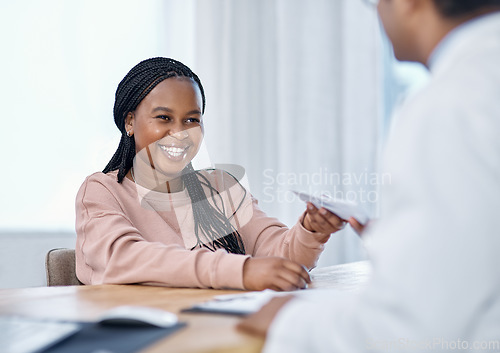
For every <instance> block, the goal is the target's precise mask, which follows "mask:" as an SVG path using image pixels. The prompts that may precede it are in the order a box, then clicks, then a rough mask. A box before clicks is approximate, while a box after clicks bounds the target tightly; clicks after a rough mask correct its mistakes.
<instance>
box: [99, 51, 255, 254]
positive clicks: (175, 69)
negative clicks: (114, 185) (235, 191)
mask: <svg viewBox="0 0 500 353" xmlns="http://www.w3.org/2000/svg"><path fill="white" fill-rule="evenodd" d="M170 77H186V78H190V79H192V80H193V81H194V82H196V84H197V85H198V88H199V89H200V92H201V98H202V113H204V112H205V91H204V90H203V86H202V84H201V81H200V79H199V78H198V76H197V75H196V74H195V73H194V72H192V71H191V69H190V68H188V67H187V66H186V65H184V64H183V63H181V62H179V61H177V60H173V59H169V58H162V57H157V58H151V59H147V60H144V61H141V62H140V63H139V64H137V65H136V66H134V67H133V68H132V69H131V70H130V71H129V72H128V73H127V75H126V76H125V77H124V78H123V80H122V81H121V82H120V84H119V85H118V88H117V89H116V94H115V105H114V109H113V116H114V120H115V124H116V126H117V127H118V129H119V130H120V131H121V133H122V135H121V139H120V143H119V145H118V149H117V150H116V152H115V153H114V155H113V157H112V158H111V160H110V161H109V163H108V164H107V165H106V167H105V168H104V170H103V171H102V172H103V173H108V172H110V171H113V170H118V174H117V181H118V183H121V182H123V179H124V178H125V175H127V173H128V172H129V170H130V169H131V168H132V166H133V162H134V157H135V152H136V151H135V138H134V136H133V135H132V136H128V135H127V132H126V130H125V118H126V117H127V114H128V113H129V112H133V111H134V110H135V109H136V108H137V106H138V105H139V103H140V102H141V101H142V100H143V99H144V98H145V97H146V96H147V95H148V94H149V93H150V92H151V91H152V90H153V89H154V88H155V87H156V86H157V85H158V84H159V83H160V82H162V81H163V80H166V79H167V78H170ZM181 178H182V181H183V183H184V185H185V186H186V189H187V192H188V195H189V197H190V198H191V203H192V206H193V217H194V231H195V236H196V238H197V244H196V245H195V246H194V247H193V248H192V249H191V250H193V249H195V248H197V247H205V248H207V249H210V250H211V251H215V250H217V249H225V250H227V251H228V252H230V253H234V254H245V246H244V244H243V241H242V239H241V235H240V234H239V232H238V230H237V229H236V228H235V227H234V226H233V225H232V224H231V222H230V220H229V218H232V217H233V216H234V215H235V214H236V212H237V210H238V209H239V208H240V207H241V205H242V203H243V200H242V201H241V203H240V204H239V206H238V207H237V208H236V210H235V211H234V212H233V214H232V215H231V216H230V217H229V218H228V217H227V216H226V211H225V208H224V204H223V202H222V197H221V196H220V194H219V191H218V190H217V189H215V188H214V187H212V185H211V184H210V182H209V180H208V179H207V178H206V177H205V176H204V175H203V174H202V173H200V172H199V171H195V170H194V169H193V166H192V165H191V163H189V164H188V165H187V166H186V168H185V169H184V171H183V172H182V175H181ZM233 178H234V177H233ZM234 180H235V181H236V183H238V181H237V180H236V178H234ZM203 187H206V188H207V189H208V191H209V193H210V196H211V198H212V200H214V205H212V204H211V203H210V202H209V201H208V199H207V194H206V193H205V191H204V189H203ZM242 189H243V190H244V188H243V187H242ZM244 192H245V195H246V191H244ZM217 199H219V200H220V205H219V203H218V202H217Z"/></svg>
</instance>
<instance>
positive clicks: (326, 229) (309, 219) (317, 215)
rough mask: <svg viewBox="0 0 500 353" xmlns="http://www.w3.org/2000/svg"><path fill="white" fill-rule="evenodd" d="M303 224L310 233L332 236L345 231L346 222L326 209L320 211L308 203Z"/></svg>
mask: <svg viewBox="0 0 500 353" xmlns="http://www.w3.org/2000/svg"><path fill="white" fill-rule="evenodd" d="M302 224H303V226H304V228H306V229H307V230H309V231H310V232H317V233H323V234H331V233H335V232H336V231H339V230H341V229H343V228H344V227H345V225H346V221H344V220H343V219H342V218H340V217H339V216H337V215H336V214H334V213H332V212H330V211H328V210H327V209H326V208H323V207H322V208H320V209H319V210H318V209H317V208H316V207H315V206H314V205H313V204H312V203H310V202H308V203H307V212H306V216H305V217H304V221H303V222H302Z"/></svg>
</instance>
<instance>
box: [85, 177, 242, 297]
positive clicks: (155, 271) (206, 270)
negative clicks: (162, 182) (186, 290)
mask: <svg viewBox="0 0 500 353" xmlns="http://www.w3.org/2000/svg"><path fill="white" fill-rule="evenodd" d="M94 175H95V174H94ZM98 179H99V178H96V177H93V176H90V177H89V178H87V180H86V181H85V182H84V183H83V185H82V187H81V188H80V190H79V192H78V195H77V199H76V231H77V246H76V272H77V276H78V278H79V279H80V281H81V282H83V283H85V284H104V283H115V284H117V283H121V284H124V283H149V284H157V285H165V286H175V287H200V288H235V289H243V264H244V262H245V260H246V256H242V255H235V254H228V253H227V252H226V251H225V250H217V251H215V252H211V251H209V250H207V249H198V250H192V251H191V250H186V249H185V248H184V247H183V246H182V245H181V244H167V243H162V242H153V241H148V240H146V239H144V237H143V236H141V234H140V232H139V231H138V229H137V228H136V227H135V226H134V224H133V223H132V221H131V220H130V218H129V217H128V216H127V214H126V212H125V211H124V210H123V208H122V205H121V204H120V202H119V201H118V200H117V198H116V195H114V193H113V192H112V191H111V190H110V188H109V186H107V185H105V183H102V182H101V181H99V180H98Z"/></svg>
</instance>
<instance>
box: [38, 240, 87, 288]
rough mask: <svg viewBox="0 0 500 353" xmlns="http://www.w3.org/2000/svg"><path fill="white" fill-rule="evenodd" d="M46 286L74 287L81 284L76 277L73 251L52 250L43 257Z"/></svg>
mask: <svg viewBox="0 0 500 353" xmlns="http://www.w3.org/2000/svg"><path fill="white" fill-rule="evenodd" d="M45 271H46V274H47V286H49V287H51V286H75V285H80V284H82V283H81V282H80V281H79V280H78V278H77V277H76V272H75V250H73V249H52V250H50V251H49V252H48V253H47V256H46V257H45Z"/></svg>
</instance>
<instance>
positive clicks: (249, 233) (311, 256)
mask: <svg viewBox="0 0 500 353" xmlns="http://www.w3.org/2000/svg"><path fill="white" fill-rule="evenodd" d="M247 207H251V208H252V218H251V219H250V221H249V222H248V223H246V224H245V225H244V226H243V227H242V229H241V232H242V234H243V236H244V238H245V240H246V245H247V253H250V254H252V255H253V256H280V257H285V258H288V259H290V260H292V261H295V262H298V263H300V264H302V265H304V266H305V267H307V268H308V269H312V268H314V267H315V266H316V263H317V261H318V258H319V256H320V254H321V252H322V251H323V250H324V247H325V245H324V244H325V243H326V242H327V241H328V239H329V238H330V235H329V234H323V233H315V232H310V231H308V230H307V229H305V228H304V226H303V225H302V220H303V218H304V216H305V213H304V214H302V215H301V216H300V217H299V220H298V221H297V223H296V224H295V225H294V226H292V227H291V228H290V229H289V228H287V227H286V226H285V225H284V224H283V223H281V222H280V221H279V220H277V219H276V218H273V217H269V216H268V215H266V214H265V213H264V212H263V211H262V210H261V209H260V208H259V207H258V202H257V200H256V199H254V198H251V200H250V201H249V205H248V206H247Z"/></svg>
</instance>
